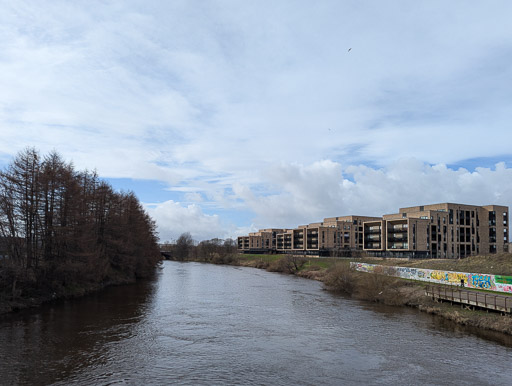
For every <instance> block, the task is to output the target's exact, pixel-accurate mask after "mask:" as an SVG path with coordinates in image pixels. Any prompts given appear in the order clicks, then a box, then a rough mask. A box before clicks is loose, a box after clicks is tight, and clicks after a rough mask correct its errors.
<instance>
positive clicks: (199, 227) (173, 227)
mask: <svg viewBox="0 0 512 386" xmlns="http://www.w3.org/2000/svg"><path fill="white" fill-rule="evenodd" d="M146 210H147V211H148V213H149V214H150V216H151V217H152V218H153V219H154V220H155V221H156V222H157V225H158V233H159V237H160V240H161V241H172V240H176V239H178V237H179V236H180V235H181V234H182V233H185V232H190V234H191V235H192V238H194V239H195V240H196V241H201V240H206V239H212V238H215V237H218V238H225V237H228V236H229V233H228V230H227V229H226V227H225V226H223V225H222V224H221V221H220V219H219V216H218V215H208V214H205V213H203V211H202V209H201V208H200V207H199V206H197V205H195V204H192V205H188V206H183V205H182V204H180V203H179V202H174V201H172V200H170V201H166V202H163V203H161V204H147V205H146Z"/></svg>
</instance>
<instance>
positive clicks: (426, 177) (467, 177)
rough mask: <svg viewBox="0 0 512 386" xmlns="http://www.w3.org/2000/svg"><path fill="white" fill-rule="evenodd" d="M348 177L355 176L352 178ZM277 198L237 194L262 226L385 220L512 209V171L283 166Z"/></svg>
mask: <svg viewBox="0 0 512 386" xmlns="http://www.w3.org/2000/svg"><path fill="white" fill-rule="evenodd" d="M348 177H351V178H350V179H349V178H348ZM269 182H271V186H272V189H274V191H276V192H277V193H274V194H268V195H265V194H259V195H258V194H255V193H254V192H253V191H252V190H251V188H250V187H248V186H244V185H240V184H239V185H237V186H235V189H234V191H235V194H236V195H237V197H238V198H240V199H242V200H244V202H245V203H246V205H248V206H249V207H250V208H251V209H252V210H253V211H254V212H255V213H256V215H257V218H256V222H255V224H256V226H257V227H258V228H265V227H271V226H280V227H295V226H297V225H300V224H307V223H311V222H316V221H321V220H322V219H323V218H324V217H333V216H343V215H350V214H356V215H357V214H358V215H369V216H382V215H383V214H388V213H396V212H397V211H398V208H400V207H407V206H415V205H422V204H433V203H440V202H460V203H465V204H474V205H490V204H497V205H507V206H510V205H512V168H507V167H506V166H505V165H504V164H503V163H499V164H497V165H496V167H495V168H494V169H488V168H477V170H476V171H475V172H469V171H468V170H466V169H462V168H461V169H458V170H453V169H450V168H447V167H446V166H445V165H443V164H437V165H432V166H431V165H428V164H425V163H423V162H421V161H418V160H416V159H402V160H399V161H397V162H394V163H393V164H391V165H390V166H388V167H386V168H380V169H377V168H372V167H368V166H362V165H359V166H349V167H346V168H345V169H342V166H341V165H340V164H337V163H335V162H332V161H322V162H317V163H314V164H312V165H306V166H304V165H281V166H279V167H276V170H275V171H274V173H273V175H272V177H271V179H270V180H269Z"/></svg>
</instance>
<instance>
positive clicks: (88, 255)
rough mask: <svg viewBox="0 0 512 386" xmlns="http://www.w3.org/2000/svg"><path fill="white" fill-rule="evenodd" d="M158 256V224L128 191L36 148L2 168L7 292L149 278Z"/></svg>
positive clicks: (1, 259)
mask: <svg viewBox="0 0 512 386" xmlns="http://www.w3.org/2000/svg"><path fill="white" fill-rule="evenodd" d="M159 259H160V254H159V249H158V244H157V235H156V227H155V223H154V221H153V220H152V219H151V218H150V217H149V215H148V214H147V213H146V212H145V211H144V209H143V207H142V205H141V204H140V202H139V201H138V199H137V197H136V196H135V195H134V194H133V192H126V193H125V192H121V193H120V192H116V191H114V189H113V188H112V186H111V185H109V184H108V183H107V182H105V181H102V180H101V179H99V178H98V175H97V174H96V172H90V171H77V170H75V168H74V166H73V164H72V163H69V162H66V161H64V160H63V159H62V157H61V156H60V155H59V154H58V153H57V152H51V153H49V154H47V155H45V156H41V155H40V154H39V152H38V151H37V150H36V149H34V148H27V149H25V150H23V151H21V152H20V153H18V155H17V156H16V157H15V158H14V159H13V161H12V162H11V163H10V164H9V165H8V166H7V167H6V168H5V169H4V170H2V171H0V276H1V277H0V289H3V292H4V293H6V292H11V296H12V297H16V296H21V292H23V291H24V292H25V295H28V294H30V293H31V292H34V291H41V290H46V291H52V293H56V292H57V293H58V292H59V291H60V292H65V287H70V286H74V287H77V286H78V287H80V286H82V287H84V288H85V287H87V285H92V286H94V285H98V284H103V283H110V282H114V283H115V282H120V281H126V280H130V279H133V278H135V277H143V276H147V275H149V274H150V273H151V272H152V271H153V269H154V267H155V265H156V264H157V262H158V261H159ZM43 292H44V291H43Z"/></svg>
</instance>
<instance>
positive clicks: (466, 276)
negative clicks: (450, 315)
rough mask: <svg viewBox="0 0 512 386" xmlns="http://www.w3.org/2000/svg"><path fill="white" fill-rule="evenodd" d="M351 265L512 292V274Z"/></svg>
mask: <svg viewBox="0 0 512 386" xmlns="http://www.w3.org/2000/svg"><path fill="white" fill-rule="evenodd" d="M350 267H351V268H354V269H355V270H356V271H360V272H368V273H377V274H381V275H388V276H394V277H399V278H402V279H411V280H420V281H426V282H429V283H438V284H449V285H460V284H461V280H464V286H466V287H468V288H477V289H483V290H489V291H497V292H506V293H512V276H501V275H488V274H484V273H468V272H453V271H442V270H436V269H424V268H409V267H394V266H387V265H378V264H367V263H357V262H352V263H350Z"/></svg>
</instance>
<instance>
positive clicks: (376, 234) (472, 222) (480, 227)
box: [238, 203, 509, 258]
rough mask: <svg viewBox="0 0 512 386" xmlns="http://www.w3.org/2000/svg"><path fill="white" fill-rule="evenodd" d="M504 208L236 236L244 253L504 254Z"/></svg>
mask: <svg viewBox="0 0 512 386" xmlns="http://www.w3.org/2000/svg"><path fill="white" fill-rule="evenodd" d="M508 243H509V213H508V207H506V206H499V205H487V206H475V205H464V204H454V203H443V204H434V205H424V206H415V207H410V208H400V209H399V213H396V214H387V215H384V216H382V217H368V216H342V217H328V218H325V219H324V220H323V221H322V222H319V223H311V224H309V225H301V226H299V227H297V228H294V229H274V228H272V229H262V230H260V231H258V232H254V233H250V234H249V236H242V237H239V238H238V249H239V250H240V251H242V252H249V251H250V252H260V253H269V252H277V253H300V254H308V255H309V254H312V255H337V256H340V255H346V254H347V253H353V252H354V251H365V252H366V253H368V254H370V255H376V256H398V257H400V256H402V257H430V258H458V257H466V256H470V255H475V254H482V253H498V252H503V251H506V250H507V248H508Z"/></svg>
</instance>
